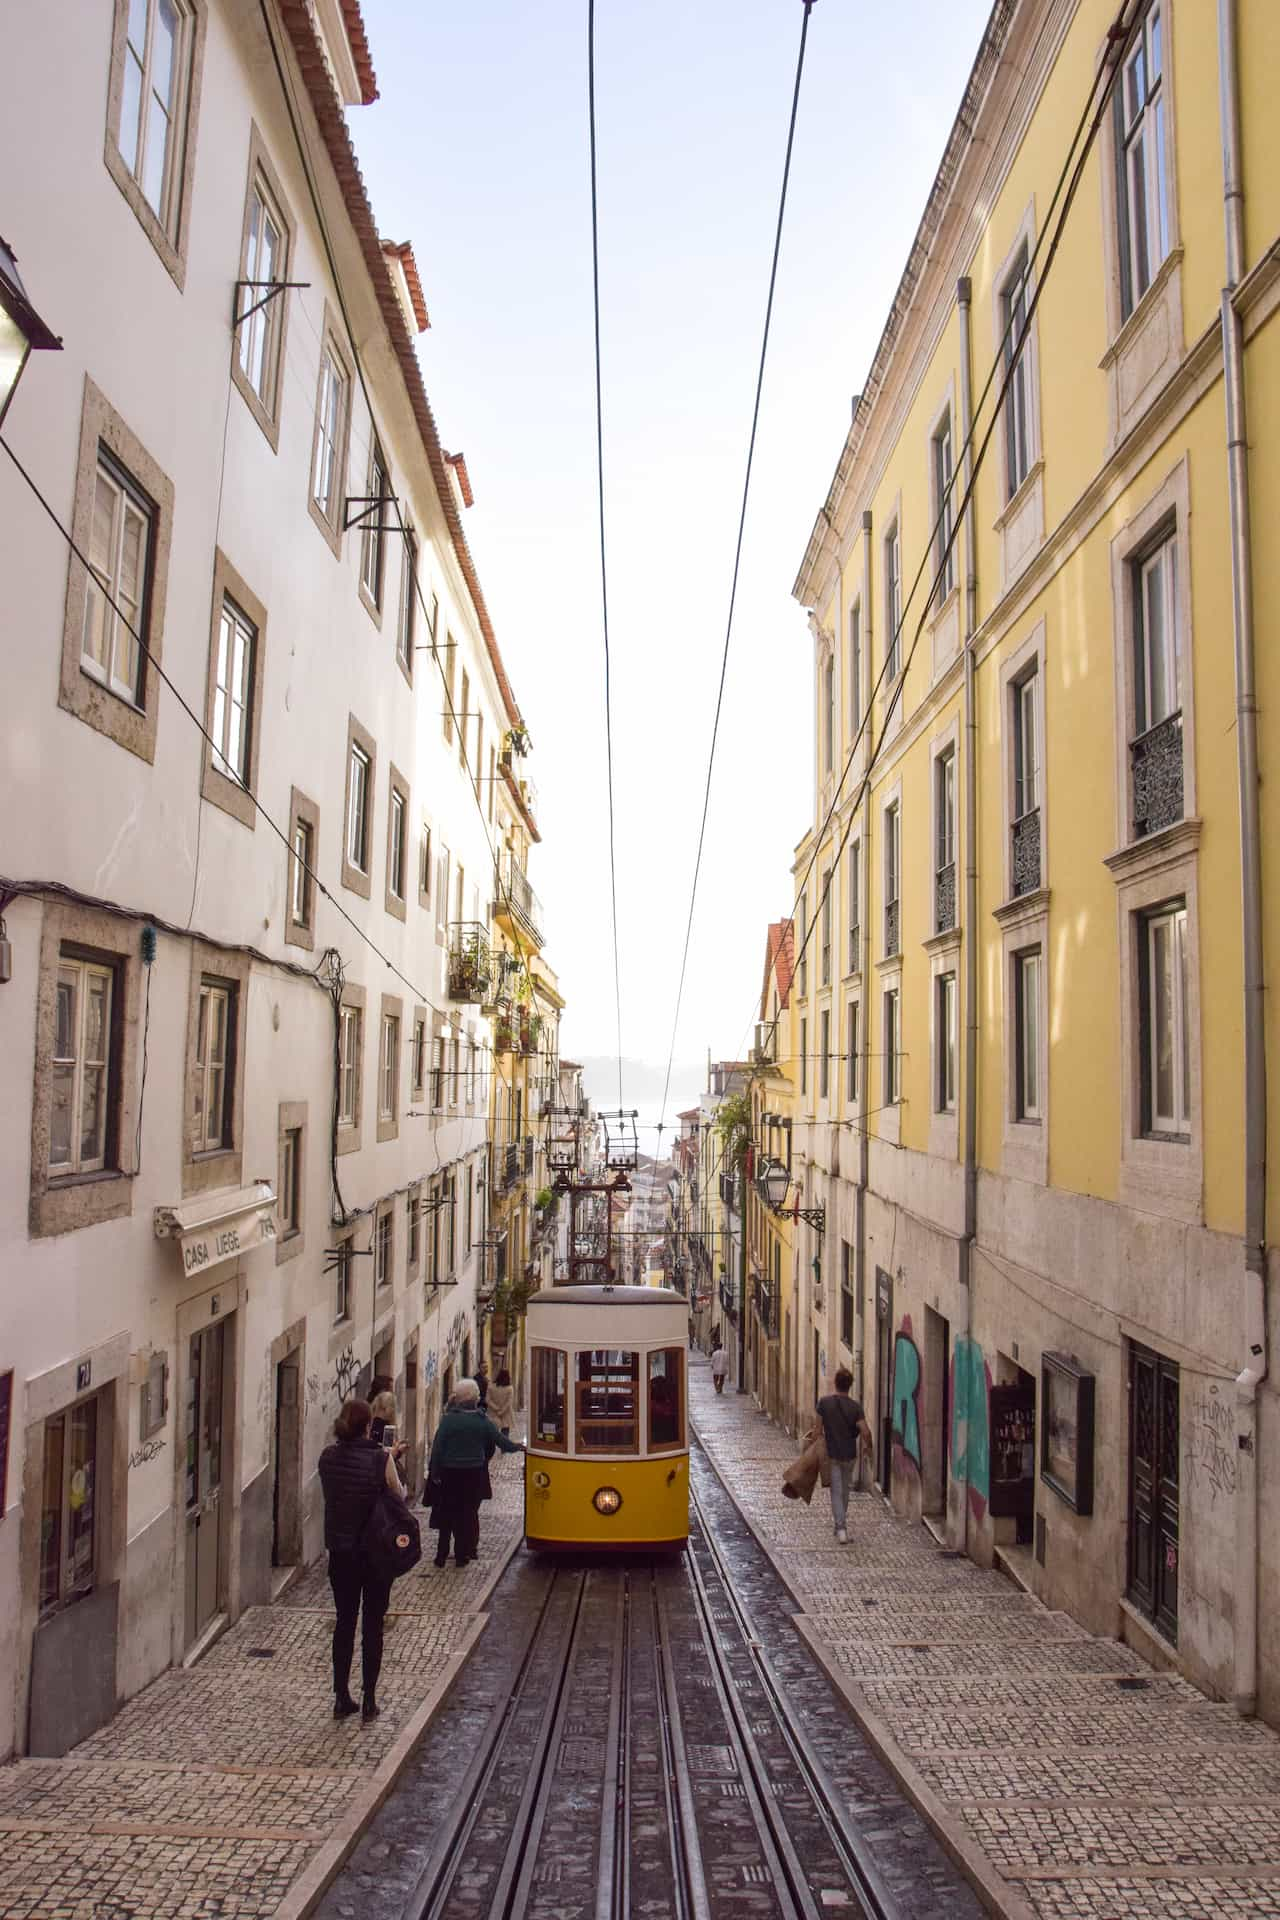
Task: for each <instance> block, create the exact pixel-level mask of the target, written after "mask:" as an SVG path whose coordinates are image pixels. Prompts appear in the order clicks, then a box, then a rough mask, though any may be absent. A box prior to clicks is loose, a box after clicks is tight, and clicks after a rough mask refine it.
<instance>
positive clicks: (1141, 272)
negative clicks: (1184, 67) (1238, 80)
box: [1115, 5, 1169, 319]
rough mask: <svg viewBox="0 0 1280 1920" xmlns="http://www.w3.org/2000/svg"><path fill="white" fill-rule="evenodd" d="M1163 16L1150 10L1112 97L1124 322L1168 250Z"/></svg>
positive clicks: (1167, 174)
mask: <svg viewBox="0 0 1280 1920" xmlns="http://www.w3.org/2000/svg"><path fill="white" fill-rule="evenodd" d="M1162 15H1163V9H1162V7H1160V6H1158V5H1157V6H1150V7H1148V9H1147V14H1146V18H1145V19H1144V20H1143V22H1142V28H1141V31H1140V32H1139V34H1138V35H1137V38H1136V39H1135V41H1134V44H1133V51H1132V52H1131V53H1130V55H1129V57H1128V59H1127V60H1126V61H1125V64H1124V73H1123V76H1122V78H1121V83H1120V85H1119V86H1118V87H1117V89H1116V94H1115V112H1116V163H1117V180H1116V187H1117V192H1118V196H1119V224H1120V279H1121V303H1122V306H1123V310H1124V316H1125V318H1126V319H1127V318H1128V317H1129V315H1130V314H1131V313H1132V311H1133V309H1134V308H1135V307H1136V306H1137V304H1138V302H1139V300H1141V298H1142V296H1143V294H1144V293H1145V292H1146V290H1147V288H1148V287H1149V286H1150V285H1151V281H1152V279H1153V277H1154V275H1155V272H1156V269H1157V268H1158V267H1159V265H1160V263H1161V261H1162V260H1163V259H1164V257H1165V255H1166V254H1167V253H1168V251H1169V185H1168V179H1169V162H1168V155H1167V152H1166V139H1165V89H1164V47H1163V37H1164V35H1163V18H1162Z"/></svg>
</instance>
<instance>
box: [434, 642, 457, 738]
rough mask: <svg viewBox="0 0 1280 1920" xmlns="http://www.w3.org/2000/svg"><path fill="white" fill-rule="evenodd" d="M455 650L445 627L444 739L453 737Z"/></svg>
mask: <svg viewBox="0 0 1280 1920" xmlns="http://www.w3.org/2000/svg"><path fill="white" fill-rule="evenodd" d="M433 643H434V636H433ZM457 651H458V649H457V647H456V645H455V644H454V638H453V635H452V634H451V633H450V632H448V630H447V629H446V631H445V642H444V737H445V740H446V741H451V740H452V739H453V662H454V659H455V657H456V655H457Z"/></svg>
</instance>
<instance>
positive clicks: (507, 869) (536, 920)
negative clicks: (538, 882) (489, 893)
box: [496, 854, 542, 946]
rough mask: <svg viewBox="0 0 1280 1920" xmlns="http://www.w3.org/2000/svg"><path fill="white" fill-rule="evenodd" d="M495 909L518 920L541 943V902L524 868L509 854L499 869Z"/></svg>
mask: <svg viewBox="0 0 1280 1920" xmlns="http://www.w3.org/2000/svg"><path fill="white" fill-rule="evenodd" d="M496 911H497V912H498V913H499V914H503V915H510V916H511V917H512V918H514V919H516V920H518V921H519V922H520V925H521V926H522V927H523V928H524V930H525V932H526V933H528V934H530V935H531V936H532V938H533V939H534V940H535V941H536V942H537V944H538V945H539V946H541V945H542V902H541V901H540V900H539V898H538V896H537V894H536V893H535V892H534V890H533V888H532V887H531V886H530V885H529V881H528V878H527V876H526V874H525V872H524V869H523V868H522V867H521V866H520V865H519V863H518V862H517V861H515V860H513V859H512V858H511V856H510V854H508V855H507V857H506V859H505V860H504V861H503V863H502V866H501V868H500V870H499V877H498V899H497V908H496Z"/></svg>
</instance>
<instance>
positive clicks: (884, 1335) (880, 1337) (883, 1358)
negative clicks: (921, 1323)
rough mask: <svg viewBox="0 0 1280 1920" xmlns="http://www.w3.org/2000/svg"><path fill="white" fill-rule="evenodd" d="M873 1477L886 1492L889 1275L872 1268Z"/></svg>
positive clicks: (890, 1407) (890, 1455)
mask: <svg viewBox="0 0 1280 1920" xmlns="http://www.w3.org/2000/svg"><path fill="white" fill-rule="evenodd" d="M876 1425H877V1432H876V1478H877V1479H878V1480H879V1482H880V1491H881V1492H882V1493H883V1494H886V1495H887V1494H888V1492H889V1485H890V1474H891V1471H892V1467H893V1277H892V1275H891V1274H887V1273H886V1272H885V1270H884V1268H883V1267H877V1268H876Z"/></svg>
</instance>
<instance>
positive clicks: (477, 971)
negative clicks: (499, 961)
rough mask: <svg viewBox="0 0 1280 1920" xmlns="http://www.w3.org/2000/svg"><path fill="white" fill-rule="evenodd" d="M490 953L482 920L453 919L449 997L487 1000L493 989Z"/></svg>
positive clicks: (477, 1000) (450, 945) (485, 928)
mask: <svg viewBox="0 0 1280 1920" xmlns="http://www.w3.org/2000/svg"><path fill="white" fill-rule="evenodd" d="M493 959H494V956H493V953H492V950H491V948H490V946H489V930H488V928H487V927H486V926H485V923H484V921H483V920H454V921H452V922H451V923H450V926H449V998H450V999H451V1000H465V1001H474V1002H476V1003H477V1004H478V1003H479V1002H481V1001H484V1000H487V999H488V998H489V995H490V993H491V992H492V991H493V971H494V968H493Z"/></svg>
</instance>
